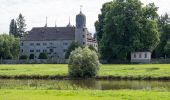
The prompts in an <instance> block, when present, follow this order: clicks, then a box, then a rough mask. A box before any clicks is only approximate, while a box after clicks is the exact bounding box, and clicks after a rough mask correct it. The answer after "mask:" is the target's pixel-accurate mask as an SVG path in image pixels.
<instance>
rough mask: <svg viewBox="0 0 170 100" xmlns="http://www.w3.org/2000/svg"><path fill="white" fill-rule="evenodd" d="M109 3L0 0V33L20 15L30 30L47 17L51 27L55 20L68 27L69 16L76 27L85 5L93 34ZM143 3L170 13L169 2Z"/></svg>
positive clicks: (82, 0)
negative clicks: (101, 13) (105, 6)
mask: <svg viewBox="0 0 170 100" xmlns="http://www.w3.org/2000/svg"><path fill="white" fill-rule="evenodd" d="M108 1H112V0H0V14H1V16H0V33H2V32H6V33H8V31H9V23H10V20H11V19H12V18H17V16H18V15H19V13H22V14H23V15H24V16H25V19H26V23H27V28H28V30H30V29H31V28H32V27H41V26H44V25H45V17H46V16H48V25H49V26H54V24H55V20H56V21H57V26H66V25H67V24H68V20H69V16H70V18H71V23H72V24H73V25H75V17H76V15H77V14H78V13H79V9H80V5H83V13H84V14H86V17H87V27H88V28H89V30H90V31H91V32H95V28H94V22H95V21H96V20H97V17H98V14H99V13H100V9H101V7H102V4H103V3H105V2H108ZM142 2H145V3H149V2H155V4H156V5H157V6H159V7H160V9H159V13H160V14H162V13H164V12H168V13H170V8H169V5H168V4H170V1H168V0H142ZM168 2H169V3H168Z"/></svg>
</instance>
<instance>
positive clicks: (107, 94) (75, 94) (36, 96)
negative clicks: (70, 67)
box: [0, 90, 170, 100]
mask: <svg viewBox="0 0 170 100" xmlns="http://www.w3.org/2000/svg"><path fill="white" fill-rule="evenodd" d="M0 100H170V92H166V91H164V92H159V91H145V90H117V91H100V90H98V91H95V90H92V91H91V90H80V91H75V90H60V91H55V90H0Z"/></svg>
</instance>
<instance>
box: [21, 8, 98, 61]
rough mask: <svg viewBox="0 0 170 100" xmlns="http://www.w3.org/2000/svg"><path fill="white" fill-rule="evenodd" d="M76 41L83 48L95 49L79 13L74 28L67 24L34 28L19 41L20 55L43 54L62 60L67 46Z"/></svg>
mask: <svg viewBox="0 0 170 100" xmlns="http://www.w3.org/2000/svg"><path fill="white" fill-rule="evenodd" d="M73 41H77V42H79V43H80V44H82V45H84V46H89V45H92V46H93V47H95V48H96V49H97V48H98V44H97V41H96V39H95V38H93V37H92V34H91V33H89V31H88V29H87V28H86V16H85V15H84V14H83V13H82V11H80V13H79V14H78V15H77V16H76V27H75V26H72V25H71V24H70V22H69V24H68V25H67V26H66V27H47V24H46V25H45V27H35V28H32V30H31V31H30V32H29V34H28V35H26V36H25V37H23V38H22V39H21V45H20V52H21V53H20V55H27V56H28V57H29V56H30V55H34V59H38V57H39V54H40V53H42V52H45V53H47V54H48V57H49V58H51V59H53V58H55V59H64V58H65V53H66V51H67V49H68V47H69V45H70V44H71V43H72V42H73Z"/></svg>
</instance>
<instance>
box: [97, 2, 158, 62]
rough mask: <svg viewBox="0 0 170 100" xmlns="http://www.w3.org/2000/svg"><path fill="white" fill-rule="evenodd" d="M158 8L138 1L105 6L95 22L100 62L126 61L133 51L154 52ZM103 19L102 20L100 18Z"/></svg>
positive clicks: (111, 3)
mask: <svg viewBox="0 0 170 100" xmlns="http://www.w3.org/2000/svg"><path fill="white" fill-rule="evenodd" d="M157 9H158V8H157V7H156V6H155V5H154V4H149V5H147V6H143V5H142V3H141V2H140V1H139V0H115V1H112V2H109V3H106V4H104V6H103V8H102V14H101V15H99V20H98V21H97V22H96V23H97V24H96V29H97V36H98V37H99V33H100V34H102V37H101V38H100V39H99V38H98V41H99V42H100V43H99V51H100V53H101V56H102V59H105V60H107V61H112V60H114V59H118V60H129V58H130V53H131V52H134V51H151V52H152V51H153V50H154V49H155V48H156V46H157V45H158V43H159V32H158V27H157V19H156V18H157ZM100 16H102V17H100Z"/></svg>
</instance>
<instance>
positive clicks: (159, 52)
mask: <svg viewBox="0 0 170 100" xmlns="http://www.w3.org/2000/svg"><path fill="white" fill-rule="evenodd" d="M158 26H159V32H160V43H159V45H158V46H157V48H156V49H155V52H154V57H156V58H160V57H165V55H166V54H167V50H165V46H167V43H169V42H168V41H169V40H170V18H169V15H168V14H167V13H166V14H165V15H161V16H160V17H159V19H158ZM168 45H169V44H168ZM166 48H167V47H166ZM168 55H169V54H168Z"/></svg>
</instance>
